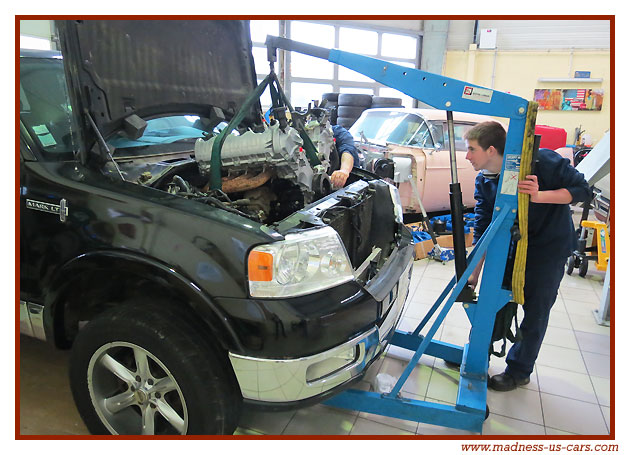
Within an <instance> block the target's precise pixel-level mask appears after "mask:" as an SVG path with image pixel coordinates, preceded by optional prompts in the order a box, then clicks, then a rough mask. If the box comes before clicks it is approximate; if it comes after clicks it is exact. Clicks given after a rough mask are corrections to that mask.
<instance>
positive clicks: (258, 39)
mask: <svg viewBox="0 0 630 455" xmlns="http://www.w3.org/2000/svg"><path fill="white" fill-rule="evenodd" d="M249 31H250V33H251V35H252V42H253V43H254V44H255V43H260V44H264V43H265V40H266V39H267V35H272V36H280V35H279V33H280V21H259V20H253V21H249ZM265 58H266V57H265Z"/></svg>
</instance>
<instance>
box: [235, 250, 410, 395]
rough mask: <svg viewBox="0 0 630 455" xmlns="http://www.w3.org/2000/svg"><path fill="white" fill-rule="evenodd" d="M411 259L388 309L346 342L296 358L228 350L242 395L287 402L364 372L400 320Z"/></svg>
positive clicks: (394, 289)
mask: <svg viewBox="0 0 630 455" xmlns="http://www.w3.org/2000/svg"><path fill="white" fill-rule="evenodd" d="M412 264H413V261H411V262H410V263H409V264H408V265H407V267H406V268H405V272H404V273H403V274H402V275H401V277H400V280H399V281H398V283H397V284H396V286H394V288H393V289H392V292H390V295H389V300H388V302H387V303H388V304H390V310H389V313H388V314H387V316H386V317H385V320H384V321H383V323H382V324H381V326H380V327H378V326H375V327H373V328H372V329H370V330H368V331H367V332H365V333H362V334H361V335H359V336H357V337H356V338H354V339H352V340H350V341H348V342H347V343H344V344H341V345H339V346H336V347H334V348H332V349H329V350H328V351H325V352H320V353H318V354H315V355H312V356H309V357H302V358H298V359H261V358H255V357H246V356H241V355H238V354H233V353H229V358H230V362H231V363H232V368H233V369H234V373H235V374H236V378H237V379H238V383H239V386H240V388H241V394H242V395H243V398H245V399H250V400H254V401H261V402H268V403H287V402H295V401H300V400H305V399H307V398H311V397H315V396H317V395H321V394H323V393H325V392H327V391H329V390H331V389H333V388H335V387H337V386H339V385H341V384H343V383H345V382H347V381H349V380H351V379H353V378H355V377H357V376H358V375H360V374H361V373H363V372H364V370H365V369H366V368H367V366H368V365H369V364H370V362H371V361H372V359H374V357H375V356H376V355H377V354H378V353H380V352H381V351H382V350H383V349H384V347H385V345H386V344H387V341H388V340H389V335H391V333H392V332H393V329H394V328H395V325H396V324H397V323H398V321H399V319H400V315H401V314H402V308H403V306H404V303H405V299H406V297H407V291H408V289H409V281H410V271H411V266H412Z"/></svg>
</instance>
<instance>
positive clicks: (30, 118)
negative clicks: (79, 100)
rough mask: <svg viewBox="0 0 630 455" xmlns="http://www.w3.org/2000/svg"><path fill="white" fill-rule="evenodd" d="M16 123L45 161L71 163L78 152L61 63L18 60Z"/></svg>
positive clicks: (40, 59)
mask: <svg viewBox="0 0 630 455" xmlns="http://www.w3.org/2000/svg"><path fill="white" fill-rule="evenodd" d="M20 119H21V120H22V123H23V124H24V126H25V127H26V128H27V130H28V131H29V132H30V134H31V136H32V138H33V140H34V141H35V142H36V143H37V144H38V145H39V146H40V147H39V152H40V153H39V155H41V157H42V158H43V159H45V160H71V159H73V158H74V154H75V153H76V152H78V147H79V141H78V134H77V128H76V126H75V123H74V119H73V116H72V107H71V106H70V98H69V97H68V89H67V86H66V77H65V74H64V71H63V61H62V60H61V58H60V57H58V58H36V57H21V58H20Z"/></svg>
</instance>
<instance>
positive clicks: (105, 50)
mask: <svg viewBox="0 0 630 455" xmlns="http://www.w3.org/2000/svg"><path fill="white" fill-rule="evenodd" d="M57 28H58V30H59V36H60V41H61V49H62V54H63V58H64V62H65V65H66V74H67V75H68V76H69V84H70V87H71V91H72V95H71V96H73V102H74V103H76V104H78V106H75V108H78V109H80V110H81V111H82V112H84V111H85V110H87V111H89V112H90V114H91V115H92V118H93V119H94V120H95V122H96V124H97V126H98V127H99V130H100V131H101V132H102V133H103V134H104V135H105V136H106V135H107V134H109V133H110V132H112V131H114V130H115V129H117V128H118V127H119V126H120V123H121V121H122V119H124V118H125V117H127V116H129V115H131V114H134V113H135V114H138V115H139V116H140V117H146V116H151V115H156V114H161V113H175V112H196V113H199V114H201V115H203V114H205V113H209V112H210V111H211V109H212V107H219V108H221V109H223V111H224V112H225V113H226V114H228V115H229V114H230V113H234V112H236V111H237V110H238V109H239V108H240V106H241V105H242V104H243V101H244V100H245V98H246V97H247V95H248V94H249V93H250V92H251V91H252V90H253V89H254V87H255V86H256V71H255V68H254V60H253V57H252V52H251V47H252V45H251V38H250V33H249V21H221V20H217V21H205V20H80V21H57ZM259 112H260V104H259V103H255V106H254V107H253V108H252V112H251V113H250V114H249V115H248V117H249V118H250V119H259V118H260V116H259ZM208 116H209V114H208ZM88 130H90V129H89V128H88ZM88 139H89V138H86V140H87V142H88V144H89V142H90V141H89V140H88ZM92 139H93V138H92Z"/></svg>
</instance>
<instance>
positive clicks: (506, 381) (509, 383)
mask: <svg viewBox="0 0 630 455" xmlns="http://www.w3.org/2000/svg"><path fill="white" fill-rule="evenodd" d="M525 384H529V378H528V377H527V378H525V379H515V378H513V377H512V376H510V375H509V374H507V373H501V374H497V375H494V376H492V377H491V378H490V381H488V387H490V388H491V389H492V390H496V391H497V392H509V391H510V390H514V389H516V388H517V387H518V386H520V385H525Z"/></svg>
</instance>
